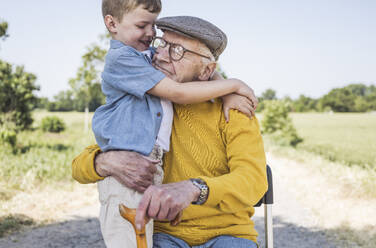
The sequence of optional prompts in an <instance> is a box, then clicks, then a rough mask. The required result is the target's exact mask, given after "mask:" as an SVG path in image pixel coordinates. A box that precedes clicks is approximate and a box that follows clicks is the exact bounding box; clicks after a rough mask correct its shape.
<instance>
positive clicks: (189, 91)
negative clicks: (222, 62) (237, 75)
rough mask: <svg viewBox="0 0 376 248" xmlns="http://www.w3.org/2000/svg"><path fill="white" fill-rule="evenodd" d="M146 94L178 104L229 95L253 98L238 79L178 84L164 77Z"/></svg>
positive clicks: (248, 89) (246, 87) (247, 88)
mask: <svg viewBox="0 0 376 248" xmlns="http://www.w3.org/2000/svg"><path fill="white" fill-rule="evenodd" d="M148 93H150V94H152V95H155V96H158V97H161V98H166V99H168V100H170V101H172V102H175V103H179V104H191V103H197V102H204V101H207V100H210V99H213V98H217V97H220V96H223V95H227V94H230V93H237V94H239V95H242V96H245V97H247V98H249V99H251V98H252V97H253V91H252V89H250V88H249V87H248V86H247V85H246V84H245V83H243V82H242V81H240V80H238V79H227V80H215V81H196V82H188V83H178V82H176V81H174V80H172V79H170V78H167V77H166V78H164V79H162V80H161V81H160V82H159V83H157V84H156V85H155V86H154V87H153V88H151V89H150V90H149V91H148Z"/></svg>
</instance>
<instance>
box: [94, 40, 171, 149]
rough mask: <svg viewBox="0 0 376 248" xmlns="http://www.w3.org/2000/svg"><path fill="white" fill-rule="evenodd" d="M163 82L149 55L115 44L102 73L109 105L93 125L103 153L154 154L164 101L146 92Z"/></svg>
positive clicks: (101, 108) (103, 85) (99, 109)
mask: <svg viewBox="0 0 376 248" xmlns="http://www.w3.org/2000/svg"><path fill="white" fill-rule="evenodd" d="M152 54H154V51H152ZM163 78H165V75H164V74H163V73H162V72H160V71H158V70H157V69H155V68H154V67H153V66H152V65H151V60H150V58H149V57H148V56H147V55H145V54H143V53H141V52H139V51H137V50H136V49H134V48H132V47H130V46H126V45H124V44H123V43H122V42H120V41H117V40H111V42H110V49H109V51H108V53H107V55H106V59H105V66H104V70H103V72H102V91H103V93H104V94H105V95H106V104H105V105H102V106H100V107H99V108H98V109H97V110H96V111H95V113H94V117H93V123H92V128H93V132H94V135H95V138H96V141H97V143H98V145H99V146H100V148H101V150H103V151H108V150H129V151H135V152H138V153H141V154H143V155H149V154H150V152H151V151H152V149H153V147H154V144H155V141H156V137H157V135H158V131H159V127H160V124H161V120H162V117H163V111H162V107H161V103H160V99H159V98H158V97H155V96H153V95H149V94H147V93H146V92H147V91H148V90H150V89H151V88H153V87H154V86H155V85H156V84H157V83H158V82H160V81H161V80H162V79H163Z"/></svg>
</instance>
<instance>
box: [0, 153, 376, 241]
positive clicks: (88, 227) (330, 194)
mask: <svg viewBox="0 0 376 248" xmlns="http://www.w3.org/2000/svg"><path fill="white" fill-rule="evenodd" d="M267 157H268V163H269V164H270V165H271V166H272V170H273V179H274V191H275V204H274V206H273V221H274V244H275V245H274V247H278V248H284V247H286V248H287V247H289V248H295V247H296V248H305V247H307V248H308V247H320V248H332V247H375V246H374V243H373V244H372V240H371V243H369V244H368V245H364V246H361V245H359V244H357V243H355V242H352V241H348V240H344V238H346V237H349V236H351V235H362V234H363V233H364V232H365V231H364V230H368V231H369V230H371V235H372V230H376V227H375V224H376V219H375V218H376V208H375V206H376V204H375V201H372V200H371V201H368V202H364V201H363V202H362V203H361V204H360V203H358V202H359V201H358V200H357V199H355V200H354V199H347V198H346V197H343V196H342V195H341V194H340V192H341V187H337V186H336V185H334V184H333V183H332V182H330V180H329V181H328V180H327V179H326V178H325V177H323V176H322V172H321V171H319V170H318V169H315V167H314V166H313V165H304V164H298V163H297V162H295V161H291V160H288V159H283V158H278V157H275V156H273V155H272V154H268V156H267ZM354 208H355V210H354ZM98 209H99V206H98V204H94V205H90V206H88V207H85V208H80V209H78V210H76V211H74V212H71V213H68V214H66V215H65V216H64V217H63V218H62V221H61V222H59V223H57V224H53V225H48V226H45V227H41V228H36V229H33V230H31V231H28V232H25V233H21V234H15V235H12V236H10V237H6V238H3V239H0V247H1V248H3V247H4V248H5V247H7V248H8V247H19V248H26V247H27V248H34V247H35V248H36V247H38V248H47V247H59V248H60V247H61V248H62V247H65V248H66V247H95V248H97V247H104V244H103V240H102V238H101V234H100V230H99V223H98V220H97V218H96V216H97V214H98ZM347 210H352V211H351V215H349V214H348V212H347ZM359 219H361V220H359ZM254 220H255V222H256V228H257V230H258V231H259V233H260V238H259V241H260V244H261V247H264V245H263V244H264V241H263V232H264V231H263V207H261V208H257V210H256V215H255V216H254ZM354 233H355V234H354ZM368 234H369V232H368ZM366 238H369V236H367V237H366Z"/></svg>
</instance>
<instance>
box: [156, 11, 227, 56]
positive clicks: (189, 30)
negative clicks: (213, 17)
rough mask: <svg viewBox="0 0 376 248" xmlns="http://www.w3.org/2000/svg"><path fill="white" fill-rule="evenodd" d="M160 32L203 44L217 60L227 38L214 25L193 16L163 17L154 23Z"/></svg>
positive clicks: (225, 44)
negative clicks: (196, 40)
mask: <svg viewBox="0 0 376 248" xmlns="http://www.w3.org/2000/svg"><path fill="white" fill-rule="evenodd" d="M156 25H157V27H158V28H159V29H161V30H162V31H164V30H168V31H172V32H175V33H178V34H181V35H184V36H187V37H190V38H193V39H198V40H199V41H201V42H202V43H204V44H205V45H206V46H207V47H208V48H209V49H210V51H211V52H212V54H213V55H214V58H215V59H216V60H217V59H218V57H219V55H220V54H221V53H222V52H223V50H225V48H226V46H227V36H226V34H225V33H224V32H223V31H222V30H220V29H219V28H218V27H217V26H215V25H214V24H212V23H210V22H208V21H205V20H203V19H200V18H198V17H193V16H171V17H163V18H160V19H158V20H157V21H156Z"/></svg>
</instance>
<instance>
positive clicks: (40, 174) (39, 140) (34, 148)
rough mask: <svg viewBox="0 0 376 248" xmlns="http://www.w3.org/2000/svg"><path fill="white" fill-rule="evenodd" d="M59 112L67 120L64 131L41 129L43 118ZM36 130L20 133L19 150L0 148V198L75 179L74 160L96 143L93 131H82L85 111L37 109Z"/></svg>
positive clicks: (58, 114)
mask: <svg viewBox="0 0 376 248" xmlns="http://www.w3.org/2000/svg"><path fill="white" fill-rule="evenodd" d="M47 115H51V116H59V117H60V118H62V119H63V120H64V122H65V123H66V126H67V128H66V130H65V131H64V132H62V133H59V134H56V133H44V132H42V131H41V130H40V129H38V128H37V127H38V125H39V124H40V120H41V119H42V118H43V117H45V116H47ZM33 117H34V124H33V126H34V130H33V131H26V132H22V133H20V134H19V135H18V136H17V147H18V149H17V150H18V152H17V153H16V154H13V153H12V152H11V149H10V148H9V147H6V146H4V147H2V149H0V201H1V200H7V199H10V198H12V197H13V196H14V195H15V194H17V192H19V191H30V190H33V188H36V187H42V186H44V185H51V184H55V183H56V182H57V183H60V182H67V181H70V182H71V181H72V179H71V162H72V158H73V157H74V156H75V155H77V154H78V153H79V152H80V151H82V150H83V148H84V147H86V146H87V145H89V144H93V143H94V137H93V135H92V134H91V131H90V132H88V133H87V134H85V133H84V132H83V123H84V115H83V114H82V113H74V112H72V113H48V112H34V113H33Z"/></svg>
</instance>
